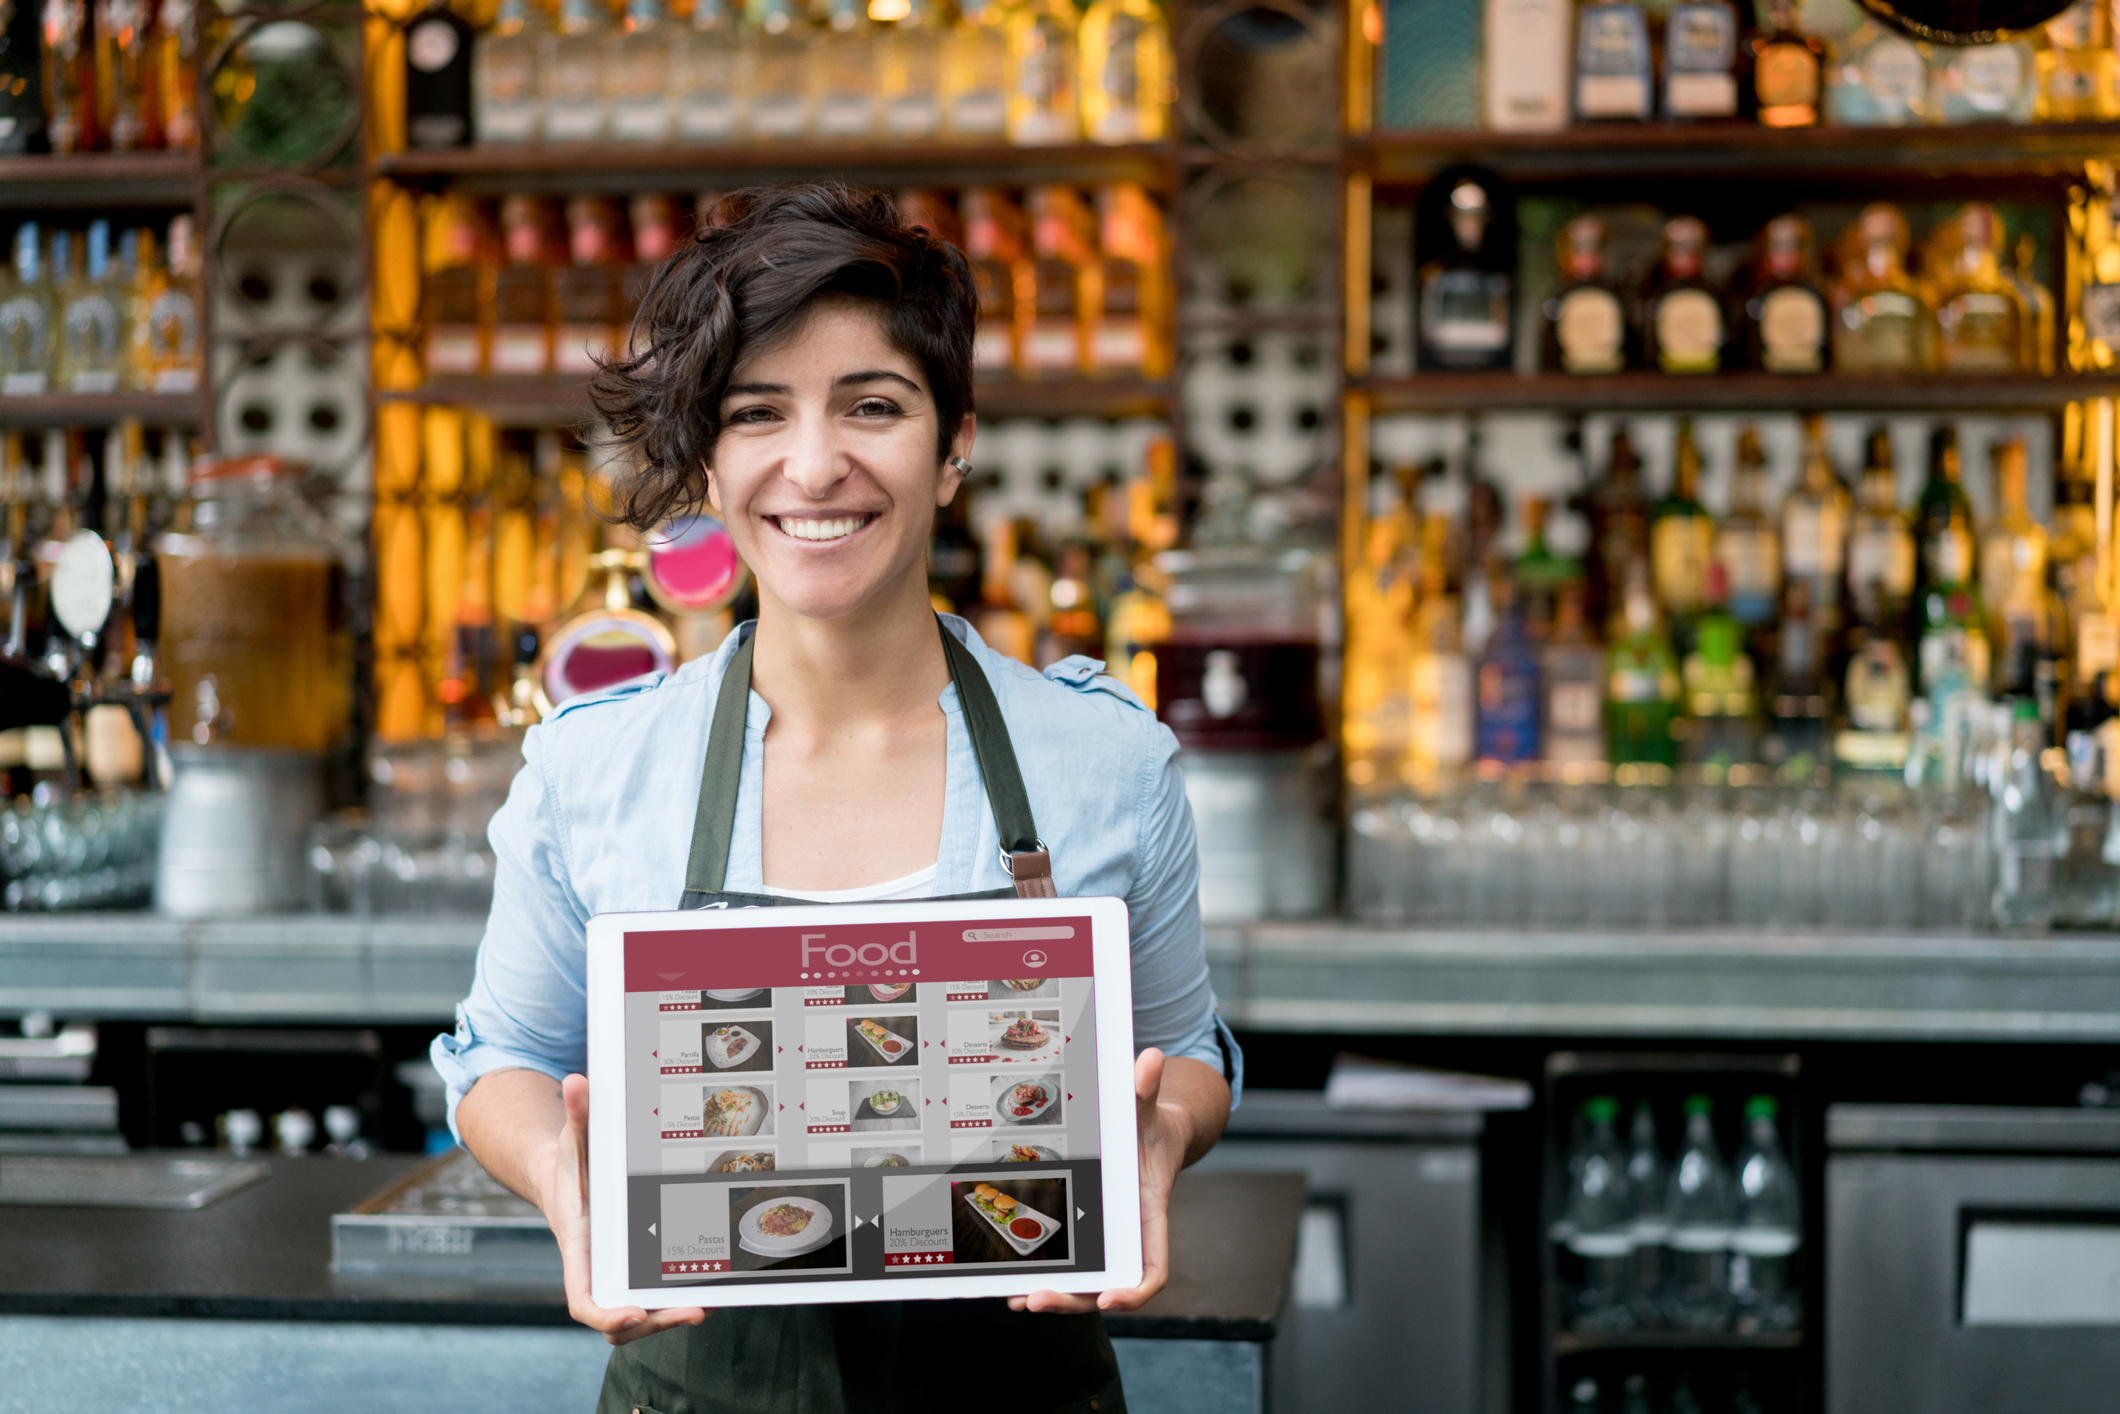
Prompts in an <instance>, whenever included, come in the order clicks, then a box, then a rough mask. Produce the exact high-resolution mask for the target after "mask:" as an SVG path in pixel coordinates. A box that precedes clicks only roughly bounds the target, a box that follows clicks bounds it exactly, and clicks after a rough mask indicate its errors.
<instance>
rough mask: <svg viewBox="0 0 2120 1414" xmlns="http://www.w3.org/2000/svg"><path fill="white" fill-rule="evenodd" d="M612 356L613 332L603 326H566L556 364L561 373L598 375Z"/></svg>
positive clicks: (558, 344)
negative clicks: (604, 363) (597, 371)
mask: <svg viewBox="0 0 2120 1414" xmlns="http://www.w3.org/2000/svg"><path fill="white" fill-rule="evenodd" d="M610 357H611V331H610V330H609V329H607V328H605V327H604V326H603V325H601V324H562V325H560V326H559V337H558V339H557V340H555V341H554V345H553V358H552V361H553V363H554V364H555V365H556V367H557V369H558V371H559V372H561V373H573V374H588V373H594V372H596V370H597V369H598V368H599V367H601V366H602V361H604V360H608V359H609V358H610Z"/></svg>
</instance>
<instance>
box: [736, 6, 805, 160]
mask: <svg viewBox="0 0 2120 1414" xmlns="http://www.w3.org/2000/svg"><path fill="white" fill-rule="evenodd" d="M754 3H755V7H756V8H755V10H754V11H753V12H752V17H751V19H750V21H749V24H748V27H747V32H746V39H745V43H744V45H743V50H742V53H743V57H744V61H745V76H746V89H745V100H744V117H745V119H746V120H747V121H748V123H749V125H750V126H749V128H748V131H749V133H750V135H751V136H752V137H754V138H760V139H763V140H765V141H767V142H791V141H794V140H797V139H800V138H803V137H807V136H808V135H809V133H810V78H809V66H810V52H811V51H810V39H811V35H810V28H809V25H808V23H807V22H806V21H805V20H804V19H803V17H802V12H801V10H800V9H799V8H798V7H797V6H796V5H795V4H794V3H793V0H754Z"/></svg>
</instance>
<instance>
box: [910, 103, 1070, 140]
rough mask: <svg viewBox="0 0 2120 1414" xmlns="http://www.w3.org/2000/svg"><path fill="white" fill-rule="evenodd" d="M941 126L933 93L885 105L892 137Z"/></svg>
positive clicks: (931, 131)
mask: <svg viewBox="0 0 2120 1414" xmlns="http://www.w3.org/2000/svg"><path fill="white" fill-rule="evenodd" d="M941 126H942V105H941V104H940V103H939V102H937V101H936V99H935V95H934V94H932V93H905V94H900V95H899V96H898V97H896V98H893V99H891V100H889V101H888V102H886V103H885V104H884V105H883V127H884V131H885V132H887V133H889V134H890V135H891V136H892V137H933V136H934V135H935V132H936V130H937V129H938V128H940V127H941ZM1110 140H1111V139H1106V141H1110Z"/></svg>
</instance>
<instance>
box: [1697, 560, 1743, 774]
mask: <svg viewBox="0 0 2120 1414" xmlns="http://www.w3.org/2000/svg"><path fill="white" fill-rule="evenodd" d="M1727 597H1728V591H1727V590H1726V588H1725V586H1724V583H1723V574H1722V566H1721V565H1717V564H1710V565H1709V566H1708V593H1707V601H1706V607H1705V608H1704V610H1703V612H1702V613H1701V615H1700V617H1699V619H1698V620H1696V621H1695V623H1694V625H1693V647H1692V649H1691V650H1690V651H1689V652H1688V653H1687V654H1686V655H1685V658H1684V661H1683V663H1682V665H1681V667H1680V670H1679V675H1680V677H1681V679H1682V680H1683V682H1684V685H1685V692H1686V698H1685V710H1686V723H1685V725H1686V737H1685V744H1686V756H1687V760H1688V763H1689V764H1692V765H1698V766H1712V767H1715V768H1716V769H1717V770H1719V771H1721V772H1724V773H1727V772H1728V771H1729V769H1730V768H1731V767H1732V766H1737V765H1742V764H1744V763H1746V762H1749V761H1753V760H1755V759H1757V758H1758V755H1759V742H1758V734H1757V731H1756V728H1755V723H1754V718H1755V717H1756V716H1757V714H1758V711H1759V688H1758V681H1757V674H1756V671H1755V669H1754V668H1753V666H1752V658H1751V655H1749V654H1748V653H1746V652H1745V631H1744V627H1743V625H1741V624H1739V623H1738V622H1737V620H1736V619H1734V618H1732V617H1731V616H1730V611H1729V607H1728V605H1727V603H1726V602H1725V601H1726V599H1727Z"/></svg>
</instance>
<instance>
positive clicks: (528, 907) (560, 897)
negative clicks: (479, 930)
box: [429, 728, 589, 1138]
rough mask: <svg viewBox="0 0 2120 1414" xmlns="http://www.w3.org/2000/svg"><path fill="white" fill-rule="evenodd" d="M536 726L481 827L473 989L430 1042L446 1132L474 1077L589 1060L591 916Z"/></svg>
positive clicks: (555, 1071) (552, 1072)
mask: <svg viewBox="0 0 2120 1414" xmlns="http://www.w3.org/2000/svg"><path fill="white" fill-rule="evenodd" d="M544 732H545V729H544V728H533V729H532V730H531V731H530V733H529V734H528V736H527V737H526V738H525V739H524V742H523V763H524V764H523V769H522V770H520V771H518V772H517V773H516V776H515V783H514V785H513V786H511V787H510V788H509V791H508V799H507V802H506V803H505V804H504V805H502V807H501V808H500V810H499V811H497V812H496V813H495V814H494V817H493V823H492V825H491V826H490V827H489V828H488V831H487V837H488V838H489V839H490V840H491V841H492V844H493V855H494V879H493V911H492V912H491V913H490V914H488V915H487V919H486V935H485V937H484V938H483V939H482V940H481V941H480V942H479V949H478V968H477V973H476V975H475V976H474V977H473V979H472V983H471V994H470V996H468V997H466V998H465V999H464V1000H463V1001H461V1002H459V1003H457V1008H456V1029H455V1030H454V1031H453V1032H448V1033H445V1034H443V1035H440V1036H437V1037H435V1038H434V1044H433V1046H432V1047H431V1048H430V1049H429V1055H430V1056H431V1058H432V1059H433V1061H434V1068H435V1069H436V1070H438V1071H440V1072H441V1076H442V1079H443V1080H444V1081H445V1082H446V1083H447V1084H448V1087H449V1128H450V1130H451V1132H452V1133H454V1132H455V1131H456V1110H457V1106H458V1104H459V1103H461V1102H462V1100H463V1098H464V1095H465V1093H466V1092H467V1091H469V1090H470V1089H471V1087H472V1085H473V1084H474V1083H476V1082H477V1080H478V1078H479V1077H480V1076H482V1075H488V1074H491V1073H492V1072H493V1071H496V1070H535V1071H541V1072H542V1073H544V1074H546V1075H549V1076H551V1077H553V1078H554V1079H555V1080H556V1079H559V1078H561V1077H563V1076H565V1075H567V1074H569V1073H571V1072H574V1071H579V1070H583V1069H585V1068H586V1066H587V1064H588V1056H587V1047H588V1013H587V988H586V976H587V973H586V963H585V959H586V956H587V949H586V945H585V942H584V929H585V928H586V926H587V923H588V918H589V915H588V911H587V910H586V909H584V908H583V907H582V904H581V901H580V899H578V898H576V897H575V894H574V891H573V889H572V888H571V887H570V886H569V884H568V882H567V848H566V840H565V836H564V828H563V822H562V821H561V820H560V819H559V818H558V817H557V815H556V813H555V811H554V810H553V808H552V803H551V799H550V794H549V791H548V789H547V782H546V779H545V772H544V770H543V767H542V761H541V759H540V748H541V745H542V743H541V741H540V737H541V736H542V735H543V734H544ZM458 1137H459V1138H461V1137H462V1136H461V1135H459V1136H458Z"/></svg>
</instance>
